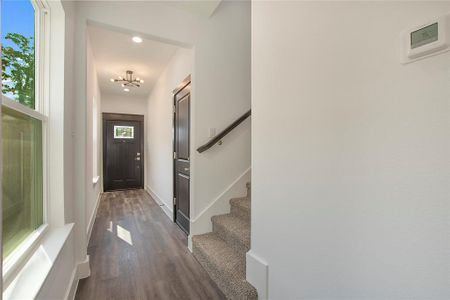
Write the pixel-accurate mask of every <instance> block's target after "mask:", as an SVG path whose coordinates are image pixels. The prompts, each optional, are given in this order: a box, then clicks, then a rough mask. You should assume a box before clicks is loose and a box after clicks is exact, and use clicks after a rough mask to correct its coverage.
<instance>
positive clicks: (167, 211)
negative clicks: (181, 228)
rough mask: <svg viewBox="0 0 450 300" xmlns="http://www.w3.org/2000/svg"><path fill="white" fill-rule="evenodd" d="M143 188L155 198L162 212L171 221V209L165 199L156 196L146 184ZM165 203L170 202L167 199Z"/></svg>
mask: <svg viewBox="0 0 450 300" xmlns="http://www.w3.org/2000/svg"><path fill="white" fill-rule="evenodd" d="M145 190H146V191H147V193H149V194H150V196H151V197H152V198H153V200H155V202H156V203H158V205H159V206H160V207H161V209H162V210H163V212H164V213H165V214H166V215H167V216H168V217H169V219H170V220H172V221H173V209H172V208H171V207H168V206H167V205H166V201H163V200H162V199H161V197H159V196H158V194H156V193H155V192H154V191H153V190H152V189H151V188H150V187H149V186H148V185H146V186H145ZM167 203H171V201H167Z"/></svg>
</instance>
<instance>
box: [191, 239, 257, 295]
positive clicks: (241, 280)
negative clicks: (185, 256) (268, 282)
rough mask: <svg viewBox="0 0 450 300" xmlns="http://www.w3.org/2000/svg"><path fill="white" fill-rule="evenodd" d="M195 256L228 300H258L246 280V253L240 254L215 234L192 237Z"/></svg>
mask: <svg viewBox="0 0 450 300" xmlns="http://www.w3.org/2000/svg"><path fill="white" fill-rule="evenodd" d="M192 248H193V253H194V256H195V257H196V258H197V260H198V261H199V262H200V264H201V265H202V266H203V267H204V268H205V269H206V271H207V272H208V274H209V275H210V276H211V278H212V279H213V280H214V281H215V282H216V284H217V285H218V286H219V288H220V289H221V290H222V292H223V293H224V294H225V295H226V296H227V298H228V299H257V292H256V290H255V288H254V287H253V286H252V285H250V284H249V283H248V282H247V281H246V280H245V253H238V252H236V251H235V250H234V249H233V248H231V247H230V246H229V245H227V243H226V242H225V241H224V240H222V239H221V238H220V237H219V236H218V235H217V234H215V233H206V234H202V235H196V236H193V237H192Z"/></svg>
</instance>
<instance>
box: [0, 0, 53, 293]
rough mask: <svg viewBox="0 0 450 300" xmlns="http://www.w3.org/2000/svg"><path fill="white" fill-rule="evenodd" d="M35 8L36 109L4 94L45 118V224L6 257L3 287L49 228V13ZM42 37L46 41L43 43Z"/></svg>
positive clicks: (37, 0)
mask: <svg viewBox="0 0 450 300" xmlns="http://www.w3.org/2000/svg"><path fill="white" fill-rule="evenodd" d="M30 2H31V4H32V5H33V7H34V10H35V41H34V42H35V68H36V69H35V109H32V108H29V107H27V106H25V105H23V104H20V103H18V102H17V101H14V100H13V99H10V98H8V97H7V96H5V95H3V94H2V105H3V106H5V107H8V108H10V109H13V110H15V111H17V112H20V113H23V114H25V115H27V116H30V117H32V118H35V119H37V120H40V121H41V122H42V176H43V177H42V184H43V186H42V191H43V194H42V201H43V203H42V207H43V224H42V225H40V226H39V227H38V228H37V229H36V230H34V231H33V232H32V233H31V234H30V235H29V236H28V237H27V238H26V239H25V240H24V241H23V242H22V243H21V244H20V245H19V246H17V248H16V249H14V250H13V252H12V253H11V254H10V255H8V256H7V257H6V258H5V259H4V260H3V290H5V289H6V288H7V287H8V285H9V283H10V282H11V281H12V280H13V279H14V277H15V276H16V275H17V274H18V272H19V271H20V269H21V268H22V267H23V266H24V265H25V263H26V262H27V260H28V259H29V258H30V257H31V255H32V254H33V253H34V251H35V250H36V249H37V247H38V246H39V243H40V241H41V240H42V238H43V236H44V235H45V233H46V232H47V230H48V228H49V224H48V205H49V201H48V169H49V168H48V104H49V87H50V84H49V70H50V62H49V57H50V56H49V52H50V16H49V9H48V5H47V4H46V3H45V2H44V1H41V0H30ZM42 41H45V42H44V43H43V42H42Z"/></svg>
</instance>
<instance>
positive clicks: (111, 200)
mask: <svg viewBox="0 0 450 300" xmlns="http://www.w3.org/2000/svg"><path fill="white" fill-rule="evenodd" d="M100 201H101V202H100V204H99V208H98V213H97V217H96V219H95V224H94V228H93V230H92V236H91V240H90V243H89V247H88V254H89V255H90V265H91V276H90V277H88V278H86V279H82V280H80V282H79V285H78V290H77V293H76V297H75V298H76V299H83V300H89V299H96V300H101V299H120V300H128V299H225V296H224V295H223V294H222V292H221V291H220V290H219V289H218V288H217V286H216V285H215V283H214V282H213V281H212V280H211V278H210V277H209V276H208V274H207V273H206V271H205V270H204V269H203V268H202V266H201V265H200V264H199V263H198V262H197V260H196V259H195V258H194V257H193V256H192V254H191V253H190V252H189V250H188V248H187V237H186V235H185V234H184V233H183V232H182V231H181V229H180V228H179V227H178V226H177V225H176V224H174V223H173V222H172V221H171V220H170V219H169V218H167V216H166V215H165V214H164V212H163V211H162V209H161V208H160V207H159V206H158V204H157V203H156V202H155V201H154V200H153V199H152V198H151V197H150V196H149V195H148V194H147V193H146V192H145V191H144V190H129V191H119V192H112V193H104V194H103V195H102V198H101V200H100Z"/></svg>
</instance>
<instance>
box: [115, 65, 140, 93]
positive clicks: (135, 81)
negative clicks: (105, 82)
mask: <svg viewBox="0 0 450 300" xmlns="http://www.w3.org/2000/svg"><path fill="white" fill-rule="evenodd" d="M110 81H111V82H118V83H120V84H121V85H122V87H140V86H141V83H144V80H142V79H139V77H138V78H133V71H130V70H128V71H127V74H126V75H125V78H122V76H119V77H118V79H114V78H111V79H110ZM128 91H129V89H128ZM128 91H126V92H128Z"/></svg>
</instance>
